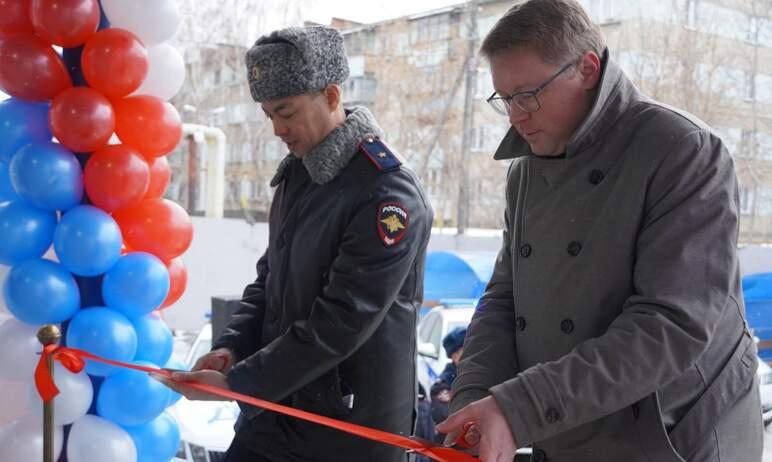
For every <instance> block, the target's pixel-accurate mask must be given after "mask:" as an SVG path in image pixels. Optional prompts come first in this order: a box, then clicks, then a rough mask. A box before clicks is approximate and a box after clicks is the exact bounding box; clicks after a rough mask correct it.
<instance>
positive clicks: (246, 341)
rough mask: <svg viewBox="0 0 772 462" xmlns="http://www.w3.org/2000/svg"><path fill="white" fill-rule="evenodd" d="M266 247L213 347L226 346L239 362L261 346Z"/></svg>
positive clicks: (266, 263) (266, 269) (266, 261)
mask: <svg viewBox="0 0 772 462" xmlns="http://www.w3.org/2000/svg"><path fill="white" fill-rule="evenodd" d="M268 251H269V250H268V249H266V250H265V253H264V254H263V256H262V257H260V259H259V260H258V261H257V279H256V280H255V282H253V283H252V284H249V285H248V286H247V287H246V288H245V289H244V294H243V295H242V296H241V306H240V307H239V308H238V309H237V310H236V312H235V313H234V314H233V316H232V317H231V320H230V321H229V322H228V325H227V326H226V327H225V330H223V333H222V335H220V338H218V339H217V340H216V341H215V342H214V344H213V346H212V349H213V350H216V349H218V348H227V349H229V350H231V351H232V352H233V354H234V355H235V359H236V361H241V360H242V359H244V358H246V357H247V356H249V355H251V354H252V353H254V352H255V351H257V350H258V349H259V348H260V337H261V331H262V329H263V320H264V318H265V281H266V280H267V278H268V271H269V269H268Z"/></svg>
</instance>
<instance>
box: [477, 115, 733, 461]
mask: <svg viewBox="0 0 772 462" xmlns="http://www.w3.org/2000/svg"><path fill="white" fill-rule="evenodd" d="M738 219H739V217H738V202H737V183H736V176H735V172H734V166H733V162H732V159H731V158H730V156H729V154H728V152H727V151H726V148H725V147H724V146H723V144H722V143H721V141H720V140H718V139H717V138H715V137H714V136H713V135H711V134H710V133H709V132H707V131H705V130H694V131H693V132H691V133H688V134H686V135H685V136H683V137H682V139H681V140H680V141H678V142H676V143H675V145H674V146H673V148H672V149H671V150H670V152H669V153H668V154H667V155H665V156H664V158H663V159H662V160H661V161H660V163H659V165H655V166H654V168H653V169H652V173H651V174H650V176H649V184H648V188H647V189H646V190H645V199H644V210H643V223H642V225H641V228H640V229H639V233H638V236H637V239H636V261H635V265H634V268H633V274H632V278H633V284H634V288H635V292H634V294H633V295H631V296H630V297H629V298H628V299H627V300H626V302H625V303H624V306H622V307H620V308H621V314H620V315H619V316H618V317H617V318H616V319H615V320H614V321H613V322H612V323H611V325H610V327H609V328H608V330H607V331H606V332H605V333H604V334H603V335H602V336H600V337H596V338H593V339H590V340H587V341H585V342H583V343H581V344H579V345H578V346H577V347H576V348H575V349H574V350H572V351H571V352H570V353H569V354H567V355H565V356H563V357H562V358H560V359H558V360H556V361H552V362H547V363H541V364H539V365H536V366H534V367H531V368H529V369H527V370H525V371H523V372H521V373H520V374H519V375H517V376H515V377H514V378H511V379H509V380H507V381H505V382H503V383H501V384H499V385H495V386H493V387H492V388H491V393H492V395H493V396H494V398H495V400H496V402H497V403H498V404H499V407H500V408H501V409H502V410H503V412H504V414H505V416H506V418H507V420H508V422H509V424H510V427H511V429H512V433H513V435H514V437H515V439H516V441H517V442H518V444H519V445H521V446H523V445H528V444H530V443H532V442H534V441H541V440H544V439H546V438H549V437H551V436H554V435H556V434H558V433H561V432H564V431H566V430H569V429H571V428H574V427H577V426H579V425H581V424H583V423H586V422H590V421H593V420H596V419H599V418H601V417H604V416H606V415H608V414H611V413H613V412H616V411H618V410H620V409H622V408H624V407H626V406H630V405H632V404H633V403H635V402H637V401H638V400H640V399H642V398H644V397H645V396H648V395H650V394H652V393H654V392H655V391H656V390H657V389H659V388H660V387H662V386H664V385H666V384H668V383H669V382H671V381H672V380H674V379H676V378H677V377H678V376H679V375H681V374H682V373H684V371H686V370H687V369H688V368H689V367H691V366H693V365H694V364H695V363H696V361H697V360H698V358H699V357H700V356H701V354H702V353H703V352H704V351H705V350H706V349H707V348H708V346H709V344H710V342H711V341H712V340H713V339H714V331H715V330H716V327H717V325H718V323H719V321H720V320H721V318H722V316H723V315H724V313H726V311H727V310H738V306H737V301H735V300H733V298H732V296H731V293H732V292H731V291H732V290H733V287H734V284H735V283H734V276H735V270H736V265H737V260H736V244H737V233H738ZM590 270H591V269H589V268H588V271H590ZM739 335H740V332H738V336H739ZM496 354H498V352H496Z"/></svg>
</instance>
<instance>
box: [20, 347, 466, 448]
mask: <svg viewBox="0 0 772 462" xmlns="http://www.w3.org/2000/svg"><path fill="white" fill-rule="evenodd" d="M49 357H51V358H53V359H54V360H56V361H59V362H60V363H62V365H63V366H64V367H65V368H67V369H68V370H70V371H72V372H75V373H77V372H80V371H82V370H83V367H84V366H85V360H86V359H90V360H93V361H98V362H101V363H105V364H109V365H111V366H116V367H122V368H125V369H133V370H137V371H142V372H147V373H151V374H155V375H160V376H163V377H166V378H168V379H169V380H172V378H171V375H172V373H171V372H170V371H168V370H165V369H154V368H152V367H146V366H139V365H136V364H128V363H124V362H120V361H113V360H111V359H106V358H101V357H99V356H96V355H93V354H91V353H89V352H88V351H84V350H78V349H76V348H67V347H63V346H59V345H48V346H46V347H45V348H44V349H43V352H42V353H41V355H40V361H39V362H38V365H37V368H36V369H35V385H36V387H37V390H38V393H39V394H40V397H41V398H42V399H43V402H46V403H47V402H49V401H51V400H52V399H53V398H54V397H56V395H58V394H59V389H58V388H56V384H55V383H54V381H53V379H52V377H51V371H50V370H49V369H48V358H49ZM185 385H186V386H190V387H191V388H195V389H197V390H201V391H204V392H207V393H210V394H213V395H217V396H221V397H223V398H228V399H232V400H235V401H239V402H242V403H245V404H249V405H252V406H256V407H259V408H262V409H266V410H269V411H273V412H278V413H280V414H285V415H288V416H292V417H296V418H298V419H302V420H307V421H309V422H314V423H317V424H320V425H324V426H327V427H331V428H335V429H337V430H341V431H344V432H346V433H350V434H352V435H357V436H360V437H362V438H367V439H369V440H373V441H378V442H381V443H386V444H389V445H392V446H397V447H400V448H403V449H407V450H410V451H413V452H416V453H418V454H421V455H424V456H426V457H430V458H432V459H434V460H436V461H439V462H479V460H478V459H477V458H476V457H474V456H471V455H469V454H466V453H464V452H461V451H458V450H455V449H453V448H448V447H444V446H438V445H436V444H434V443H432V442H430V441H426V440H424V439H421V438H416V437H412V436H402V435H397V434H395V433H389V432H385V431H383V430H378V429H375V428H370V427H365V426H362V425H356V424H352V423H348V422H343V421H340V420H336V419H332V418H330V417H325V416H321V415H318V414H313V413H310V412H306V411H301V410H299V409H295V408H292V407H289V406H283V405H281V404H276V403H272V402H270V401H264V400H261V399H257V398H254V397H252V396H247V395H243V394H241V393H236V392H234V391H231V390H226V389H224V388H220V387H215V386H213V385H208V384H205V383H199V382H185Z"/></svg>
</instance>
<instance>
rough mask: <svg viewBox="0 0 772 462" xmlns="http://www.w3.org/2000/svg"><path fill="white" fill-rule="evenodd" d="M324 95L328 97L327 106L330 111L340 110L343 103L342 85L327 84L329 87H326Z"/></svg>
mask: <svg viewBox="0 0 772 462" xmlns="http://www.w3.org/2000/svg"><path fill="white" fill-rule="evenodd" d="M324 96H325V98H326V99H327V107H328V108H329V109H330V112H333V111H336V110H338V108H339V107H340V104H341V100H340V98H341V95H340V85H337V84H331V85H327V88H325V89H324Z"/></svg>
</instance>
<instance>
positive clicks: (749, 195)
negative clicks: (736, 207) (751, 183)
mask: <svg viewBox="0 0 772 462" xmlns="http://www.w3.org/2000/svg"><path fill="white" fill-rule="evenodd" d="M752 210H753V191H751V190H750V189H748V188H742V187H741V188H740V214H742V215H750V214H751V211H752Z"/></svg>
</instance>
